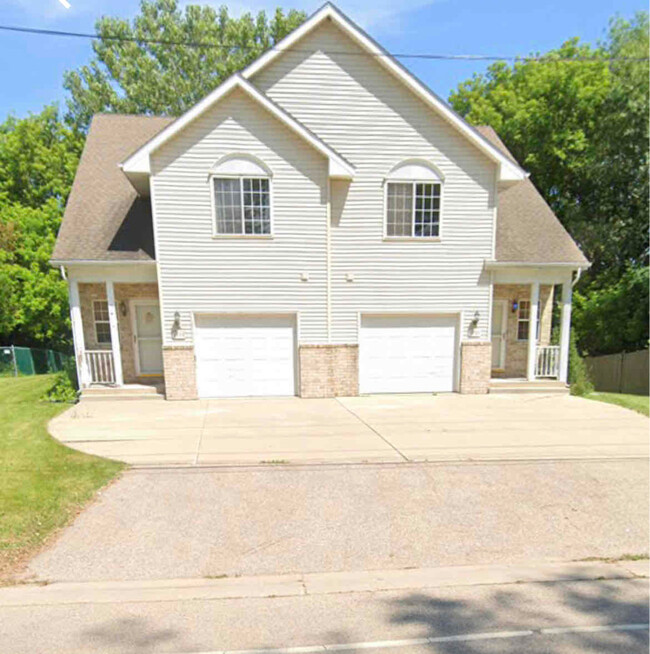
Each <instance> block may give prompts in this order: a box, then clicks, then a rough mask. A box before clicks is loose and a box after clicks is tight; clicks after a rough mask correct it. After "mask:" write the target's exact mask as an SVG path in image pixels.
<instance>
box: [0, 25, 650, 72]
mask: <svg viewBox="0 0 650 654" xmlns="http://www.w3.org/2000/svg"><path fill="white" fill-rule="evenodd" d="M0 30H4V31H6V32H19V33H22V34H37V35H40V36H62V37H72V38H81V39H96V40H100V41H116V42H123V43H142V44H147V43H150V44H152V45H169V46H177V47H178V46H183V47H188V48H220V49H224V50H241V51H243V52H246V51H251V50H256V49H257V48H254V47H251V46H242V45H237V44H233V43H210V42H208V41H174V40H169V39H148V38H139V37H136V36H119V35H104V34H97V33H96V32H66V31H62V30H46V29H39V28H36V27H19V26H15V25H0ZM268 49H269V50H275V51H277V52H303V53H308V52H311V50H301V49H300V48H280V47H278V46H270V47H269V48H268ZM325 54H332V55H351V56H361V57H395V58H397V59H434V60H448V61H512V62H520V61H540V62H551V63H553V62H564V61H567V62H568V61H594V62H608V61H628V62H647V61H649V60H650V58H648V57H601V56H598V55H597V56H594V57H584V56H576V57H555V56H548V55H530V56H512V55H504V56H497V55H474V54H429V53H412V52H380V53H376V54H374V53H369V52H358V51H355V52H352V51H345V50H327V51H325Z"/></svg>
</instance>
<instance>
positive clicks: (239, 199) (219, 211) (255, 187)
mask: <svg viewBox="0 0 650 654" xmlns="http://www.w3.org/2000/svg"><path fill="white" fill-rule="evenodd" d="M212 183H213V192H214V209H215V232H216V233H217V234H220V235H222V234H223V235H242V236H243V235H246V236H249V235H260V236H261V235H269V234H271V189H270V181H269V179H268V178H266V177H234V178H233V177H213V178H212Z"/></svg>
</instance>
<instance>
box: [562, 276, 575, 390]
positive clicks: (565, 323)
mask: <svg viewBox="0 0 650 654" xmlns="http://www.w3.org/2000/svg"><path fill="white" fill-rule="evenodd" d="M572 295H573V286H572V283H571V280H568V281H566V282H564V283H563V284H562V322H561V324H560V381H562V382H564V383H565V384H566V382H567V381H568V379H569V342H570V340H569V338H570V334H571V297H572Z"/></svg>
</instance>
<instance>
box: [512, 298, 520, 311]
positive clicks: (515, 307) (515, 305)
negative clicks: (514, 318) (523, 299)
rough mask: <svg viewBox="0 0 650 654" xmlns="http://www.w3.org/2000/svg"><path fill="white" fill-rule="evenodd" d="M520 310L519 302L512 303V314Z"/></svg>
mask: <svg viewBox="0 0 650 654" xmlns="http://www.w3.org/2000/svg"><path fill="white" fill-rule="evenodd" d="M518 308H519V303H518V302H517V300H513V301H512V313H515V311H517V309H518Z"/></svg>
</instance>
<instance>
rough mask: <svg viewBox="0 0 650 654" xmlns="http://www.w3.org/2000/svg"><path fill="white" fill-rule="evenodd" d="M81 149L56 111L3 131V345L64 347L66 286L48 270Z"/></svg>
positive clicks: (11, 121)
mask: <svg viewBox="0 0 650 654" xmlns="http://www.w3.org/2000/svg"><path fill="white" fill-rule="evenodd" d="M82 145H83V135H81V134H80V133H79V132H77V131H75V130H73V129H70V128H68V127H67V126H66V125H65V124H64V123H63V122H62V121H61V120H60V118H59V114H58V110H57V108H56V107H55V106H48V107H45V108H44V109H43V111H42V112H41V113H39V114H32V115H29V116H27V117H26V118H15V117H13V116H10V117H9V118H8V119H7V120H6V121H5V122H4V123H2V124H0V298H1V301H0V343H1V344H6V343H16V344H19V345H34V346H37V345H51V346H53V347H56V348H59V349H61V348H65V347H66V346H67V344H68V342H69V331H70V327H69V321H68V303H67V292H66V284H65V282H64V281H63V280H62V279H61V276H60V274H59V271H58V270H54V269H53V268H52V267H51V266H50V265H49V259H50V255H51V253H52V248H53V246H54V240H55V238H56V234H57V232H58V229H59V225H60V223H61V216H62V215H63V208H64V206H65V202H66V200H67V197H68V194H69V192H70V187H71V185H72V180H73V177H74V173H75V170H76V167H77V162H78V160H79V155H80V151H81V148H82Z"/></svg>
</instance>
